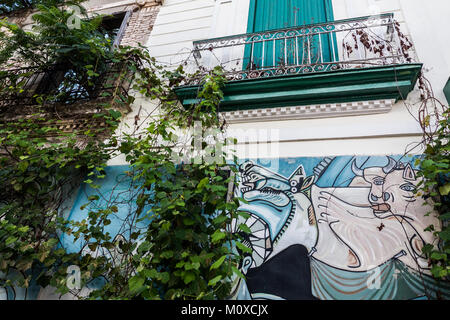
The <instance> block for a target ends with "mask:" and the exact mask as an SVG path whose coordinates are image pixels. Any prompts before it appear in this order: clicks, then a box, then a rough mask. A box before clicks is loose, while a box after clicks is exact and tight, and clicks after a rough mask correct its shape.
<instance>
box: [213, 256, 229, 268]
mask: <svg viewBox="0 0 450 320" xmlns="http://www.w3.org/2000/svg"><path fill="white" fill-rule="evenodd" d="M226 258H227V255H223V256H222V257H220V258H219V260H217V261H216V262H214V263H213V264H212V266H211V268H210V270H213V269H218V268H219V267H220V266H221V265H222V264H223V262H224V261H225V259H226Z"/></svg>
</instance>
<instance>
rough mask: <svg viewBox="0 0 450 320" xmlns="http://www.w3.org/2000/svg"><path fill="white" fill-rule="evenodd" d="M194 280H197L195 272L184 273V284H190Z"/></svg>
mask: <svg viewBox="0 0 450 320" xmlns="http://www.w3.org/2000/svg"><path fill="white" fill-rule="evenodd" d="M194 280H195V273H194V272H190V271H188V272H186V273H185V274H184V277H183V281H184V284H189V283H190V282H192V281H194Z"/></svg>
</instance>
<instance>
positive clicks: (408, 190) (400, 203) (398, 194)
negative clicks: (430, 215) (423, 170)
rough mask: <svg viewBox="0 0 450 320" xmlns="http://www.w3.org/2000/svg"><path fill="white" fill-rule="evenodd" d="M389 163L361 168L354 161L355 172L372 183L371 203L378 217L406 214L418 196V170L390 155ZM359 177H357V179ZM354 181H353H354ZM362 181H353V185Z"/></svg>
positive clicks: (353, 168)
mask: <svg viewBox="0 0 450 320" xmlns="http://www.w3.org/2000/svg"><path fill="white" fill-rule="evenodd" d="M388 160H389V161H388V164H387V165H386V166H384V167H370V168H366V169H361V168H359V167H358V166H357V165H356V162H355V160H354V161H353V163H352V170H353V172H354V173H355V174H356V175H357V177H359V179H360V181H361V178H363V179H364V181H365V182H366V184H369V185H370V192H369V203H370V204H371V207H372V209H373V212H374V214H375V216H376V217H378V218H386V217H388V216H392V214H394V215H403V216H404V215H406V213H407V212H408V211H411V210H408V209H411V208H409V207H410V206H411V205H412V204H413V203H414V202H416V200H417V198H416V197H415V196H414V191H415V189H416V186H417V184H418V182H419V181H418V179H417V177H416V171H415V170H414V169H413V168H412V167H411V165H410V164H409V163H408V164H406V165H404V164H402V163H397V162H396V161H395V160H394V159H392V158H390V157H388ZM356 179H358V178H355V180H356ZM352 183H353V182H352ZM358 184H359V185H361V183H356V184H355V183H353V185H358Z"/></svg>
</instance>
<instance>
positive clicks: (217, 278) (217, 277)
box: [208, 275, 222, 287]
mask: <svg viewBox="0 0 450 320" xmlns="http://www.w3.org/2000/svg"><path fill="white" fill-rule="evenodd" d="M221 279H222V276H221V275H218V276H216V277H214V278H212V279H211V280H209V281H208V285H209V286H211V287H214V286H215V285H216V284H217V282H219V281H220V280H221Z"/></svg>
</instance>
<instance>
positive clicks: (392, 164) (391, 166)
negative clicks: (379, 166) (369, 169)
mask: <svg viewBox="0 0 450 320" xmlns="http://www.w3.org/2000/svg"><path fill="white" fill-rule="evenodd" d="M387 158H388V159H389V162H388V164H387V165H385V166H384V167H383V172H384V173H386V174H388V173H389V172H391V171H392V170H393V169H394V168H395V166H396V165H397V161H395V160H394V159H392V158H391V157H387Z"/></svg>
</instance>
